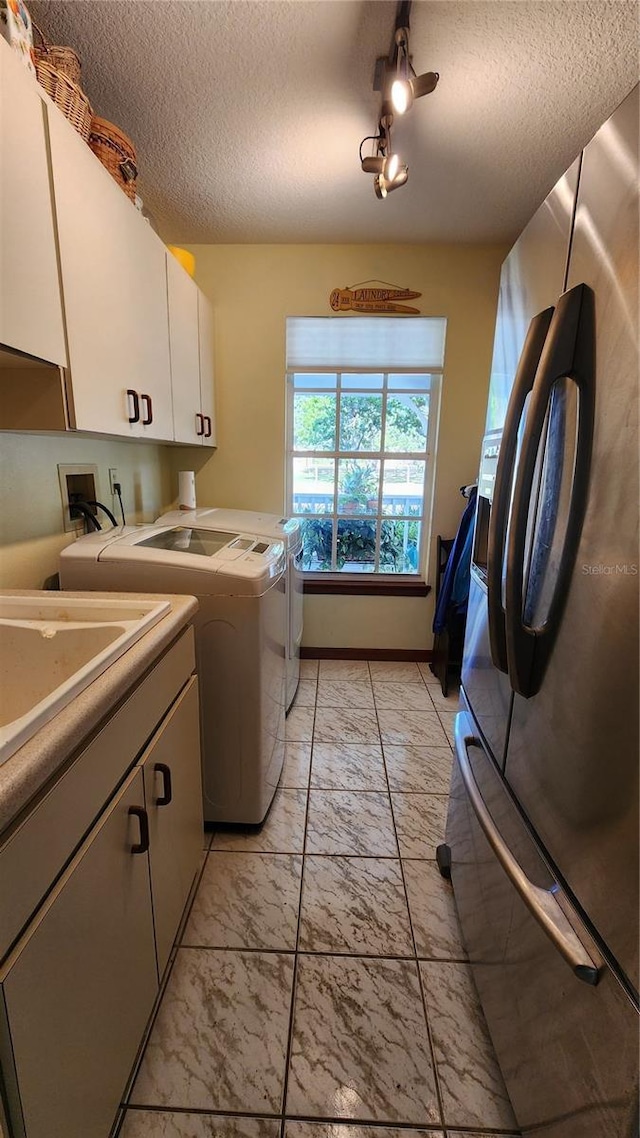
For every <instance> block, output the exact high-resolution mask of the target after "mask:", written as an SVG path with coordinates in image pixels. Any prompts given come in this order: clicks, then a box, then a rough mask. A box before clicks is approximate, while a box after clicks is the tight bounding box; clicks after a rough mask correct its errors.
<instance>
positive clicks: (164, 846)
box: [0, 630, 203, 1138]
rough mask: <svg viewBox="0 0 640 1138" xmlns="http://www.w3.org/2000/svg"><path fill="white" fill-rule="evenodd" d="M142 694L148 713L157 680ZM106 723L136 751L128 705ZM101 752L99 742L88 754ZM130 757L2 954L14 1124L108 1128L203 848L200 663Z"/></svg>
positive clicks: (35, 1132)
mask: <svg viewBox="0 0 640 1138" xmlns="http://www.w3.org/2000/svg"><path fill="white" fill-rule="evenodd" d="M188 637H189V638H190V639H188V640H187V638H186V636H185V637H183V644H184V642H185V641H186V642H187V643H188V644H189V645H190V646H191V647H190V651H191V653H192V651H193V640H192V631H191V630H189V633H188ZM181 653H182V654H181ZM183 657H184V650H183V646H181V644H180V643H178V645H177V646H176V647H174V648H172V649H171V650H170V652H169V653H168V654H167V656H165V658H164V661H165V662H164V664H163V663H162V662H161V663H160V665H157V666H156V668H155V671H154V672H152V673H151V676H149V677H147V680H146V681H145V682H144V683H145V684H147V685H148V683H149V681H150V680H151V678H152V677H154V676H156V677H158V678H157V680H156V689H155V690H158V689H159V688H161V687H162V684H163V683H164V684H165V685H166V683H167V679H166V676H164V673H163V668H164V672H170V673H171V674H172V675H177V674H178V667H179V666H180V667H184V666H185V664H184V662H181V661H183ZM187 659H188V658H187ZM187 666H188V664H187ZM136 700H137V701H138V704H137V706H138V708H139V711H138V714H141V708H142V706H143V704H144V703H146V704H148V703H149V695H148V687H147V688H145V686H144V684H143V685H142V686H141V687H140V688H139V689H138V692H137V693H134V695H133V696H132V697H131V700H130V705H133V709H134V710H135V707H136V702H135V701H136ZM127 714H128V715H129V716H130V712H129V711H127ZM120 715H121V716H122V712H121V713H120ZM99 737H100V739H101V741H102V742H101V748H102V750H101V751H100V753H101V754H104V741H105V739H106V741H107V743H108V740H109V739H110V740H111V743H110V747H112V748H114V749H115V750H116V751H117V752H119V753H120V754H122V752H123V740H124V739H126V737H127V736H126V734H125V732H124V730H123V720H122V718H121V719H120V722H119V720H118V713H116V715H115V716H114V717H113V719H112V721H111V722H110V723H107V725H106V726H105V727H103V728H102V730H101V734H100V736H99ZM97 753H98V752H96V750H95V746H94V745H92V744H89V746H88V748H87V750H86V752H85V754H86V756H87V758H86V759H85V760H84V761H85V762H87V763H88V762H89V761H90V760H91V758H92V755H94V754H97ZM80 761H81V762H82V761H83V760H82V759H81V760H80ZM122 770H123V773H124V781H121V783H120V785H119V786H118V788H117V789H116V791H115V793H114V794H113V795H112V796H111V797H110V798H109V799H108V801H107V803H106V805H105V807H104V809H103V810H102V812H101V813H100V814H99V816H98V818H97V820H96V821H95V823H94V824H93V826H92V827H91V828H90V829H89V832H88V833H87V835H86V837H85V839H84V841H83V842H82V843H81V845H80V846H79V848H78V849H77V850H76V852H75V854H74V856H73V857H72V858H71V860H70V861H69V862H68V864H67V865H66V867H65V868H64V870H63V872H62V873H61V874H60V876H59V877H58V878H57V880H56V881H55V884H54V885H53V887H52V888H51V889H50V891H49V892H48V893H47V894H46V896H45V898H44V900H43V901H42V902H41V904H40V905H39V907H38V908H37V909H36V910H35V912H34V914H33V916H32V917H31V920H30V921H29V922H28V923H27V924H26V926H25V929H24V931H23V933H22V935H21V936H20V937H19V939H18V940H17V941H16V943H15V945H14V946H13V948H12V949H11V951H10V952H9V953H8V955H7V956H6V958H5V960H4V962H3V963H2V965H1V966H0V1056H1V1059H2V1082H3V1091H4V1097H5V1100H6V1106H7V1113H8V1124H9V1130H8V1134H7V1136H6V1138H108V1135H109V1133H110V1130H111V1127H112V1125H113V1123H114V1120H115V1117H116V1114H117V1110H118V1106H119V1104H120V1102H121V1099H122V1094H123V1092H124V1090H125V1086H126V1083H127V1080H128V1077H129V1074H130V1072H131V1069H132V1066H133V1063H134V1060H135V1057H136V1054H137V1052H138V1049H139V1047H140V1043H141V1041H142V1038H143V1035H144V1031H145V1027H146V1024H147V1022H148V1020H149V1016H150V1014H151V1011H152V1009H153V1005H154V1001H155V999H156V996H157V994H158V987H159V980H160V979H161V978H162V975H163V973H164V971H165V968H166V965H167V963H168V960H169V956H170V953H171V949H172V946H173V943H174V940H175V937H176V933H177V931H178V928H179V925H180V921H181V918H182V915H183V913H184V909H185V905H186V902H187V899H188V897H189V893H190V890H191V887H192V885H193V882H194V880H195V877H196V874H197V871H198V868H199V866H200V862H201V858H202V848H203V821H202V782H201V766H200V732H199V717H198V683H197V678H196V676H194V675H189V673H188V672H187V674H184V676H183V680H182V684H181V685H180V684H179V683H178V690H177V692H176V695H175V696H174V698H173V701H172V702H171V703H170V706H169V708H168V710H167V711H166V712H165V713H164V715H163V716H162V718H161V720H160V723H159V725H158V726H157V728H156V730H155V732H154V733H153V734H152V736H151V738H150V740H149V742H148V744H147V746H146V747H145V748H144V750H143V751H142V752H141V753H139V754H138V755H137V756H136V754H135V753H133V754H132V755H131V756H130V757H129V758H127V754H126V748H125V753H124V756H123V763H122ZM127 770H128V773H127ZM62 783H64V779H62ZM71 797H72V796H71V795H70V794H69V793H68V791H67V792H65V791H64V790H62V791H61V792H60V794H59V796H58V798H59V802H58V806H59V817H60V825H61V826H62V825H63V824H64V822H65V817H68V816H69V815H70V814H72V813H73V808H74V805H75V808H76V813H77V810H78V808H79V799H78V798H76V799H74V800H73V801H72V800H71ZM36 813H37V811H36ZM27 824H28V823H27ZM40 836H41V827H39V826H35V825H34V828H33V840H34V843H35V844H36V845H37V844H38V841H39V838H40ZM28 860H29V857H28V851H27V854H26V855H25V862H27V861H28ZM25 880H26V878H25Z"/></svg>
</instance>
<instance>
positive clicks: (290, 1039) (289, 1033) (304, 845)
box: [280, 664, 320, 1138]
mask: <svg viewBox="0 0 640 1138" xmlns="http://www.w3.org/2000/svg"><path fill="white" fill-rule="evenodd" d="M319 686H320V665H319V664H318V672H317V676H316V695H315V702H314V705H313V724H312V728H311V752H310V755H309V774H308V776H307V801H306V805H305V814H304V829H303V832H302V868H301V870H300V893H299V895H298V921H297V924H296V940H295V946H294V950H293V984H292V986H291V1007H290V1009H289V1028H288V1031H287V1048H286V1052H285V1061H284V1079H283V1083H282V1111H281V1116H280V1117H281V1122H280V1138H285V1131H286V1127H287V1113H286V1112H287V1095H288V1093H289V1069H290V1066H291V1052H292V1050H293V1028H294V1023H295V1010H296V994H297V988H298V958H299V944H300V926H301V923H302V890H303V889H304V868H305V861H306V851H307V826H308V821H309V804H310V800H311V771H312V769H313V743H314V736H315V729H316V711H317V709H318V688H319ZM285 735H286V729H285ZM285 755H286V750H285Z"/></svg>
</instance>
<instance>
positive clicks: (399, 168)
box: [373, 154, 409, 199]
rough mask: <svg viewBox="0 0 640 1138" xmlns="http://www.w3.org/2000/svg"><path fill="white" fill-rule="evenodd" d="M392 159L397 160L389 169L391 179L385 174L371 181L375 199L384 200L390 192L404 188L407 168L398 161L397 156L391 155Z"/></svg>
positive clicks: (407, 173) (407, 175)
mask: <svg viewBox="0 0 640 1138" xmlns="http://www.w3.org/2000/svg"><path fill="white" fill-rule="evenodd" d="M391 157H392V158H395V159H397V162H396V163H395V166H394V167H390V172H392V173H393V177H389V178H388V177H387V176H386V174H384V173H383V174H377V175H376V177H375V178H374V179H373V188H374V191H375V195H376V197H377V198H381V199H383V198H386V196H387V194H390V193H391V191H392V190H397V189H398V188H399V187H400V186H404V184H405V182H406V180H407V178H408V177H409V167H408V166H405V165H404V163H401V162H400V160H399V159H398V156H397V154H392V155H391Z"/></svg>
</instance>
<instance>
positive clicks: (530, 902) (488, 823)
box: [456, 714, 600, 985]
mask: <svg viewBox="0 0 640 1138" xmlns="http://www.w3.org/2000/svg"><path fill="white" fill-rule="evenodd" d="M470 727H471V724H470V721H469V718H468V716H466V715H464V714H459V715H458V716H457V718H456V758H457V761H458V767H459V770H460V774H461V776H462V781H463V783H464V787H465V790H466V792H467V796H468V798H469V802H470V804H471V807H472V809H473V812H474V814H475V816H476V818H477V820H478V824H479V825H480V827H481V829H482V831H483V833H484V835H485V837H486V839H487V841H488V842H489V845H490V846H491V848H492V850H493V852H494V854H495V855H496V858H497V859H498V861H499V863H500V865H501V866H502V868H503V870H504V872H505V873H506V875H507V877H508V878H509V880H510V882H511V884H512V885H513V887H514V888H515V889H516V890H517V892H518V894H519V896H520V897H521V898H522V900H523V901H524V903H525V905H526V906H527V908H528V910H529V912H530V913H531V915H532V916H533V917H534V918H535V920H536V921H537V922H538V924H539V925H540V928H541V929H542V930H543V932H545V933H546V934H547V936H548V937H549V938H550V940H551V941H552V942H553V944H554V945H555V947H556V948H557V949H558V952H559V953H560V955H561V956H562V957H563V959H564V960H566V962H567V964H568V965H569V967H570V968H571V969H572V970H573V973H574V975H575V976H577V978H578V979H579V980H583V981H584V983H585V984H593V985H595V984H597V983H598V980H599V978H600V973H599V969H598V967H597V965H596V964H595V963H594V961H593V960H592V959H591V957H590V955H589V953H588V952H587V950H586V948H585V947H584V945H583V944H582V941H581V940H580V938H579V937H578V935H577V934H576V932H575V930H574V929H573V927H572V926H571V924H570V922H569V920H568V918H567V917H566V915H565V913H564V911H563V909H562V908H561V906H560V903H559V901H558V898H559V897H560V896H562V894H563V890H562V888H561V886H560V885H558V884H555V885H554V887H553V889H542V888H541V887H540V886H539V885H534V884H533V882H532V881H531V880H530V879H529V878H528V877H527V875H526V873H525V872H524V870H523V868H522V866H521V865H520V864H519V862H518V861H517V860H516V858H515V857H514V856H513V854H512V853H511V850H510V849H509V847H508V846H507V844H506V842H505V841H504V838H503V837H502V835H501V833H500V831H499V830H498V828H497V826H496V824H495V822H494V820H493V818H492V817H491V814H490V813H489V811H488V809H487V807H486V805H485V802H484V799H483V797H482V793H481V791H480V788H479V786H478V784H477V782H476V780H475V777H474V774H473V771H472V769H471V763H470V762H469V755H468V750H469V747H479V748H480V749H481V750H482V749H483V748H482V743H481V742H480V740H479V739H477V738H476V737H475V736H474V735H473V734H472V733H470V732H469V730H468V729H469V728H470Z"/></svg>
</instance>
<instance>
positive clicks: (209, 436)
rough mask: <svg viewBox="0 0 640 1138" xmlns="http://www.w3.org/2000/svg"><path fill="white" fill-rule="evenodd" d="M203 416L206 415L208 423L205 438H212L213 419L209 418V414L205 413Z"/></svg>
mask: <svg viewBox="0 0 640 1138" xmlns="http://www.w3.org/2000/svg"><path fill="white" fill-rule="evenodd" d="M203 417H204V421H205V423H206V424H207V426H206V430H205V432H204V437H205V439H210V438H211V419H210V418H209V416H208V415H204V416H203Z"/></svg>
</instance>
